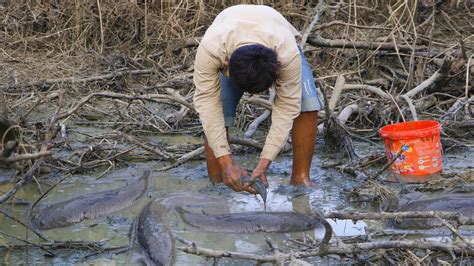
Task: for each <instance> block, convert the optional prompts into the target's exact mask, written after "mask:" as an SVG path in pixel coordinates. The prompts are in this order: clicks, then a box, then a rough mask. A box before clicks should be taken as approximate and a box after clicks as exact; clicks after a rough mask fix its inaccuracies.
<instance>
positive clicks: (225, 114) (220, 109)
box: [194, 5, 323, 193]
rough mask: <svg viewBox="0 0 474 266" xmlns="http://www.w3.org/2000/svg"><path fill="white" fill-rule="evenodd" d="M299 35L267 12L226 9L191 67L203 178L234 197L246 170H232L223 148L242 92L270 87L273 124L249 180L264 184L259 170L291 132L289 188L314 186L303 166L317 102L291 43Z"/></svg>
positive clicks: (313, 136) (308, 158)
mask: <svg viewBox="0 0 474 266" xmlns="http://www.w3.org/2000/svg"><path fill="white" fill-rule="evenodd" d="M299 35H300V34H299V32H298V31H297V30H296V29H295V28H294V27H293V26H292V25H291V24H290V23H289V22H288V21H287V20H286V19H285V18H284V17H283V16H282V15H281V14H280V13H278V12H277V11H276V10H274V9H273V8H271V7H268V6H259V5H237V6H232V7H229V8H226V9H225V10H223V11H222V12H221V13H220V14H219V15H218V16H217V17H216V18H215V20H214V22H213V23H212V25H211V26H210V27H209V28H208V29H207V31H206V33H205V35H204V37H203V39H202V41H201V43H200V45H199V47H198V50H197V54H196V60H195V64H194V84H195V85H196V92H195V94H194V104H195V107H196V110H197V111H198V113H199V116H200V119H201V122H202V126H203V128H204V133H205V135H206V138H205V143H204V144H205V156H206V162H207V170H208V174H209V179H210V180H211V182H213V183H220V182H224V183H225V184H226V185H227V186H229V187H231V188H232V189H234V190H235V191H241V190H246V191H249V192H251V193H254V191H253V190H252V188H250V187H243V186H242V184H241V182H240V177H241V176H244V175H247V174H248V173H247V172H246V170H244V169H242V168H241V167H240V166H239V165H237V164H236V163H235V162H234V160H233V158H232V155H231V150H230V146H229V143H228V128H229V127H232V126H233V124H234V119H235V112H236V108H237V104H238V102H239V100H240V98H241V97H242V95H243V93H244V92H248V93H252V94H253V93H259V92H263V91H265V90H267V89H268V88H269V87H270V86H272V85H275V92H276V97H275V101H274V103H273V105H272V117H271V118H272V124H271V126H270V130H269V132H268V135H267V138H266V141H265V145H264V148H263V151H262V152H261V155H260V159H259V161H258V164H257V166H256V168H255V169H254V170H253V172H252V174H251V177H252V178H254V179H255V178H260V179H261V180H262V181H263V182H264V183H265V184H267V185H268V181H267V176H266V170H267V169H268V167H269V166H270V163H271V162H272V161H273V160H274V159H275V157H276V156H277V155H278V153H279V152H280V150H281V149H282V147H283V146H284V144H285V142H286V140H287V138H288V135H289V132H290V130H292V144H293V169H292V174H291V181H290V184H293V185H305V186H308V187H314V186H315V184H314V183H312V182H311V181H310V166H311V159H312V156H313V151H314V144H315V141H316V124H317V112H318V111H319V110H321V109H322V107H323V106H322V105H323V104H322V102H321V100H320V98H319V97H318V93H317V90H316V87H315V84H314V78H313V75H312V71H311V67H310V65H309V64H308V62H307V61H306V59H305V57H304V55H303V53H302V51H301V50H300V49H299V47H298V44H297V42H296V37H298V36H299Z"/></svg>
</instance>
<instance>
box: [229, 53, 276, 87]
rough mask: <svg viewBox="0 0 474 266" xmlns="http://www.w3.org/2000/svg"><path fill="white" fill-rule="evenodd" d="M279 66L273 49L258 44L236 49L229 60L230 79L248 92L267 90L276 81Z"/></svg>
mask: <svg viewBox="0 0 474 266" xmlns="http://www.w3.org/2000/svg"><path fill="white" fill-rule="evenodd" d="M279 68H280V62H278V56H277V53H276V52H275V50H272V49H270V48H267V47H265V46H263V45H260V44H252V45H245V46H242V47H240V48H238V49H236V50H235V51H234V52H233V53H232V55H231V57H230V60H229V76H230V79H231V80H232V81H233V82H234V83H235V84H236V85H237V86H238V87H239V88H241V89H242V90H243V91H246V92H249V93H259V92H262V91H265V90H267V89H268V88H269V87H270V86H271V85H272V84H273V83H274V82H275V81H276V79H277V72H278V70H279Z"/></svg>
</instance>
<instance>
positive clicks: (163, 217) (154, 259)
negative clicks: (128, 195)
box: [131, 193, 225, 265]
mask: <svg viewBox="0 0 474 266" xmlns="http://www.w3.org/2000/svg"><path fill="white" fill-rule="evenodd" d="M224 204H225V203H224V202H223V199H222V198H219V197H212V196H207V195H200V194H194V193H174V194H169V195H168V196H166V197H165V198H163V199H161V200H157V201H151V202H150V203H148V204H146V205H145V207H143V209H142V211H141V212H140V215H139V217H138V219H137V220H136V221H135V223H134V224H132V228H131V230H132V231H135V234H134V235H135V236H136V240H137V242H138V244H139V245H138V246H139V247H140V250H141V251H143V253H145V254H146V256H145V257H146V258H144V260H145V264H156V265H170V264H172V263H173V260H174V256H175V240H174V237H173V234H172V232H171V230H170V229H169V228H168V226H167V224H168V221H167V218H168V214H169V212H170V211H172V210H174V209H176V208H177V207H181V206H188V207H190V206H215V205H224ZM135 225H136V227H135ZM132 243H134V244H136V242H135V240H133V241H132Z"/></svg>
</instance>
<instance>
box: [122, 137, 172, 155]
mask: <svg viewBox="0 0 474 266" xmlns="http://www.w3.org/2000/svg"><path fill="white" fill-rule="evenodd" d="M117 135H118V136H120V137H123V138H125V139H126V140H127V141H129V142H131V143H133V144H135V145H137V146H139V147H141V148H142V149H144V150H146V151H149V152H151V153H154V154H156V155H158V156H160V157H162V158H163V159H166V160H174V158H173V155H171V154H168V153H167V152H164V151H160V150H157V149H155V148H151V147H149V146H147V145H145V144H143V143H142V142H140V141H139V140H137V139H135V138H134V137H132V136H130V135H127V134H125V133H123V132H117Z"/></svg>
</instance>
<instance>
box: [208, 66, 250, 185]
mask: <svg viewBox="0 0 474 266" xmlns="http://www.w3.org/2000/svg"><path fill="white" fill-rule="evenodd" d="M219 78H220V83H221V84H220V85H221V102H222V109H223V112H224V125H225V128H226V134H227V141H229V127H233V126H234V119H235V112H236V110H237V105H238V103H239V101H240V99H241V98H242V95H243V94H244V92H243V91H242V90H241V89H239V88H238V87H237V86H235V84H234V83H233V82H232V81H231V80H230V78H228V77H226V76H224V75H223V74H220V76H219ZM204 155H205V156H206V163H207V174H208V175H209V180H210V181H211V182H212V183H214V184H217V183H221V182H222V181H223V180H222V171H221V169H220V167H219V163H218V162H217V158H216V157H215V156H214V152H213V151H212V149H211V147H210V146H209V143H208V141H207V138H206V137H204Z"/></svg>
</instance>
